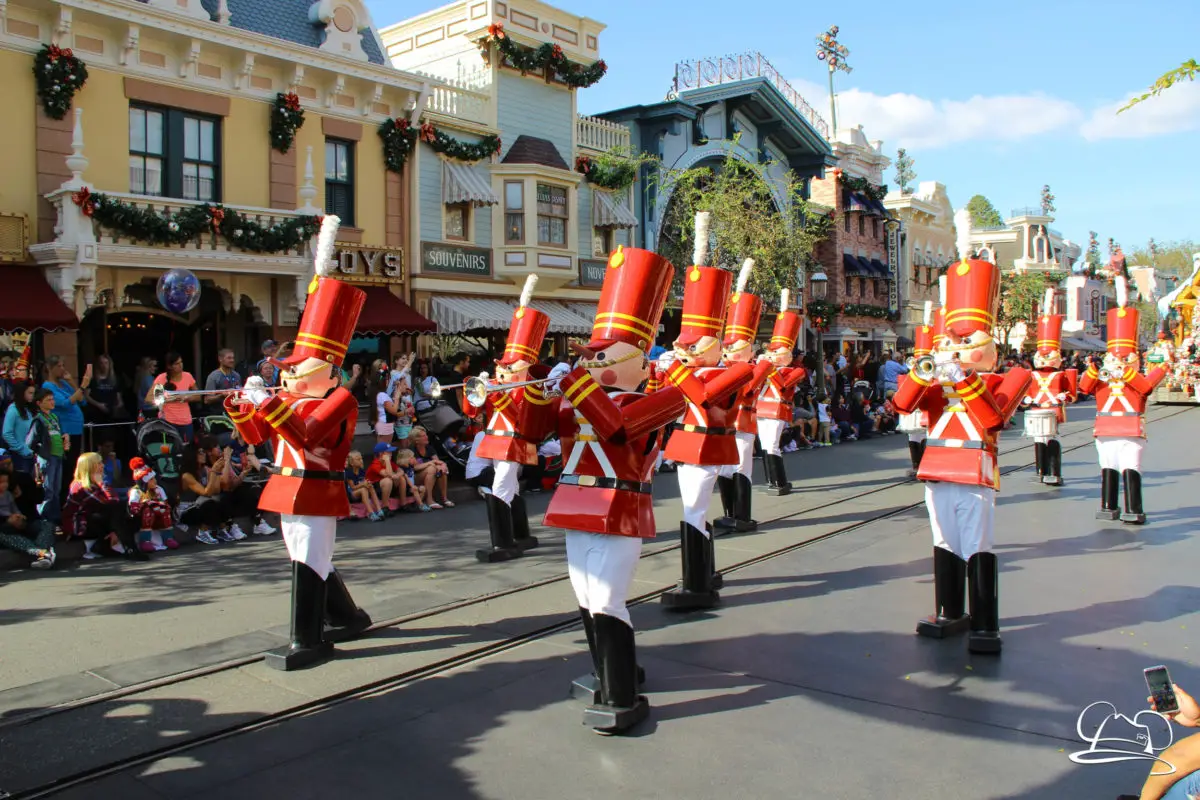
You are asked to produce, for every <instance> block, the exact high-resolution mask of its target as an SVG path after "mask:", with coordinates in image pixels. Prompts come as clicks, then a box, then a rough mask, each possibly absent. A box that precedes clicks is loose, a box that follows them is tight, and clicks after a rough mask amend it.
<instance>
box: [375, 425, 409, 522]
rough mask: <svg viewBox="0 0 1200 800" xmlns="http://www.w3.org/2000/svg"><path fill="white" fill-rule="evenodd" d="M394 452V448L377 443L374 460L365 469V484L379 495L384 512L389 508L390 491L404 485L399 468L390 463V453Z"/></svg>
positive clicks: (386, 444) (402, 499) (383, 443)
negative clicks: (369, 485)
mask: <svg viewBox="0 0 1200 800" xmlns="http://www.w3.org/2000/svg"><path fill="white" fill-rule="evenodd" d="M394 452H396V448H395V447H392V446H391V445H390V444H388V443H387V442H379V443H378V444H377V445H375V458H374V459H372V460H371V465H370V466H369V467H367V483H370V484H371V485H373V486H374V487H375V491H376V493H377V494H378V495H379V504H380V507H381V508H383V509H384V511H385V512H386V511H387V509H388V508H389V506H388V501H389V500H390V499H391V497H392V491H393V490H394V489H395V487H396V486H397V485H400V486H403V484H404V481H403V479H402V478H403V476H402V475H401V474H400V470H399V468H397V467H396V465H395V464H393V463H392V453H394ZM404 499H405V498H404V497H401V498H400V502H401V504H403V503H404Z"/></svg>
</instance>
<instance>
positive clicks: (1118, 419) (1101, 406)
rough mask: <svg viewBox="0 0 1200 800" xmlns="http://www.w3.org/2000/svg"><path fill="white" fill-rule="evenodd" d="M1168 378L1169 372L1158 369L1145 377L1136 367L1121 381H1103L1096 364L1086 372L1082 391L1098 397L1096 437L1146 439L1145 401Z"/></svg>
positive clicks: (1082, 381)
mask: <svg viewBox="0 0 1200 800" xmlns="http://www.w3.org/2000/svg"><path fill="white" fill-rule="evenodd" d="M1165 377H1167V371H1166V370H1165V369H1163V368H1162V367H1155V368H1154V369H1152V370H1150V372H1149V374H1147V375H1143V374H1142V373H1140V372H1138V371H1137V370H1136V369H1134V368H1133V367H1130V368H1129V369H1127V370H1125V374H1124V375H1122V376H1121V379H1120V380H1116V381H1108V382H1107V383H1106V382H1104V381H1102V380H1100V373H1099V372H1098V371H1097V370H1096V365H1095V364H1093V365H1091V366H1089V367H1088V368H1087V372H1085V373H1083V378H1082V379H1081V380H1080V381H1079V388H1080V389H1081V390H1082V391H1084V392H1086V393H1087V394H1094V395H1096V427H1095V429H1094V435H1095V436H1117V437H1121V438H1129V439H1145V438H1146V417H1145V414H1146V398H1148V397H1149V396H1150V394H1151V392H1153V391H1154V389H1155V388H1156V387H1157V386H1158V384H1160V383H1162V379H1163V378H1165Z"/></svg>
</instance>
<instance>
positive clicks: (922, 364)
mask: <svg viewBox="0 0 1200 800" xmlns="http://www.w3.org/2000/svg"><path fill="white" fill-rule="evenodd" d="M909 360H910V361H912V362H913V363H912V365H911V366H910V367H909V369H911V370H912V373H913V375H914V376H916V377H917V378H918V379H919V380H922V381H925V382H926V383H929V382H930V381H932V380H933V376H934V375H936V374H937V362H936V361H934V360H933V356H921V357H920V358H915V359H909Z"/></svg>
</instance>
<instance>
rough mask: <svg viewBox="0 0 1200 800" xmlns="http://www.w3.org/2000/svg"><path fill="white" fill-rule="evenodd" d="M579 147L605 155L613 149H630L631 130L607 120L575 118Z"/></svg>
mask: <svg viewBox="0 0 1200 800" xmlns="http://www.w3.org/2000/svg"><path fill="white" fill-rule="evenodd" d="M575 131H576V140H577V141H578V142H579V147H580V148H581V149H586V150H596V151H598V152H601V153H604V152H607V151H609V150H612V149H613V148H620V149H622V150H628V149H629V141H630V140H629V128H626V127H625V126H624V125H620V124H618V123H616V122H609V121H608V120H606V119H597V118H596V117H588V116H584V115H583V114H580V115H579V116H577V117H576V118H575Z"/></svg>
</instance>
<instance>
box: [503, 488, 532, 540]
mask: <svg viewBox="0 0 1200 800" xmlns="http://www.w3.org/2000/svg"><path fill="white" fill-rule="evenodd" d="M509 508H510V509H511V511H512V521H513V541H514V542H515V543H516V545H517V547H519V548H521V549H522V550H532V549H533V548H535V547H537V546H538V540H537V537H536V536H534V535H533V534H531V533H530V532H529V512H528V511H527V510H526V509H525V498H524V497H521V495H519V494H518V495H515V496H514V497H513V501H512V505H511V506H509Z"/></svg>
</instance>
